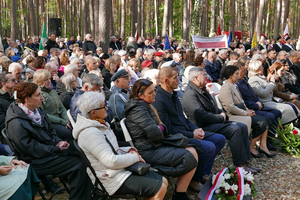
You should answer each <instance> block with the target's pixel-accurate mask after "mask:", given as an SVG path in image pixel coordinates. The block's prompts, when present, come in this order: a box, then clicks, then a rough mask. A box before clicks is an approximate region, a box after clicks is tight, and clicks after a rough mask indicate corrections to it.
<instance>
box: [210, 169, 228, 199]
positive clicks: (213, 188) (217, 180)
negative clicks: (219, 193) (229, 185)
mask: <svg viewBox="0 0 300 200" xmlns="http://www.w3.org/2000/svg"><path fill="white" fill-rule="evenodd" d="M226 170H227V168H224V169H222V170H221V171H219V173H218V174H217V176H216V179H215V181H214V184H213V185H212V187H211V188H210V190H209V191H208V193H207V195H206V198H205V200H210V199H211V198H212V196H213V195H214V192H215V190H216V189H217V188H218V185H219V182H220V180H221V179H220V177H222V176H223V175H224V173H225V172H226Z"/></svg>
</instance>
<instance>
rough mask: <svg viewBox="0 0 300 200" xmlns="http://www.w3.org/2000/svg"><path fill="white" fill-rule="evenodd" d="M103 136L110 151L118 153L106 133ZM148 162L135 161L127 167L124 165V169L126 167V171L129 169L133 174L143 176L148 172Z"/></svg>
mask: <svg viewBox="0 0 300 200" xmlns="http://www.w3.org/2000/svg"><path fill="white" fill-rule="evenodd" d="M104 136H105V140H106V141H107V143H108V144H109V146H110V147H111V149H112V151H113V152H114V154H116V155H118V153H117V152H116V150H115V148H114V147H113V145H112V144H111V143H110V141H109V140H108V139H107V137H106V135H105V134H104ZM150 166H151V165H150V164H147V163H143V162H141V161H140V162H136V163H134V164H132V165H130V166H128V167H126V168H125V169H127V170H128V171H131V172H133V173H135V174H138V175H140V176H143V175H144V174H146V173H147V172H148V170H149V169H150Z"/></svg>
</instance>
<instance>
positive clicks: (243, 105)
mask: <svg viewBox="0 0 300 200" xmlns="http://www.w3.org/2000/svg"><path fill="white" fill-rule="evenodd" d="M235 106H236V107H238V108H239V109H242V110H246V107H245V104H244V103H239V104H238V105H235Z"/></svg>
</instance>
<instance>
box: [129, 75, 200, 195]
mask: <svg viewBox="0 0 300 200" xmlns="http://www.w3.org/2000/svg"><path fill="white" fill-rule="evenodd" d="M155 95H156V94H155V87H154V85H153V83H152V82H151V81H150V80H147V79H139V80H137V81H136V82H135V83H134V84H133V87H132V91H131V93H130V95H129V98H130V101H129V102H128V103H127V104H125V107H124V116H125V117H126V120H125V123H126V125H127V128H128V129H129V132H130V134H131V137H132V140H133V143H134V145H135V147H136V148H137V150H138V151H139V153H140V154H141V155H142V157H143V158H144V159H145V161H146V162H147V163H150V164H151V165H152V166H153V167H154V168H156V169H158V171H159V172H160V173H161V174H163V175H168V176H173V177H178V179H177V188H176V191H175V192H174V194H173V200H174V199H178V200H179V199H180V200H188V199H189V198H188V197H187V195H186V191H187V187H188V185H189V183H190V181H191V179H192V177H193V175H194V173H195V170H196V166H197V159H198V155H197V153H196V151H195V149H194V148H192V147H187V148H178V147H172V146H164V145H163V144H162V140H163V138H164V137H165V136H166V135H168V134H169V133H168V131H167V128H166V126H165V125H164V124H163V123H162V122H161V120H160V119H159V116H158V114H157V111H156V109H155V108H154V107H153V106H152V105H151V103H153V102H154V101H155Z"/></svg>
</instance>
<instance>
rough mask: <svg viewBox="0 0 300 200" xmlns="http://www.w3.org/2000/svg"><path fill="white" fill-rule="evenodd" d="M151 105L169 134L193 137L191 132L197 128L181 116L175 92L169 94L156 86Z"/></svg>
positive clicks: (180, 108) (180, 107) (181, 112)
mask: <svg viewBox="0 0 300 200" xmlns="http://www.w3.org/2000/svg"><path fill="white" fill-rule="evenodd" d="M152 105H153V106H154V107H155V109H156V110H157V112H158V115H159V117H160V120H161V121H162V122H163V123H164V125H165V126H166V127H167V129H168V132H169V133H172V134H175V133H182V134H183V135H185V136H186V137H188V138H193V137H194V133H193V132H194V130H195V129H197V128H198V127H197V126H196V125H195V124H193V123H192V122H191V121H190V120H188V119H186V118H185V116H184V115H183V109H182V106H181V103H180V101H179V99H178V96H177V92H176V91H173V94H171V93H169V92H167V91H166V90H164V89H162V88H161V86H158V87H157V90H156V97H155V102H154V103H152Z"/></svg>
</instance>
